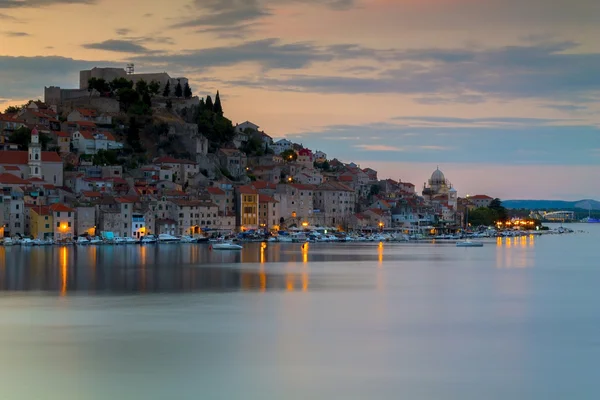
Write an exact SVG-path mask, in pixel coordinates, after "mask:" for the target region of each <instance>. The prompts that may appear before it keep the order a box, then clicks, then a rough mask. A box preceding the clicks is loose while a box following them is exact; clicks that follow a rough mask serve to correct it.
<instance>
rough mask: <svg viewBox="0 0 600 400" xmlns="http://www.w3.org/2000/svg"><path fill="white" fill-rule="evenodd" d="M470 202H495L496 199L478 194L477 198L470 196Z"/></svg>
mask: <svg viewBox="0 0 600 400" xmlns="http://www.w3.org/2000/svg"><path fill="white" fill-rule="evenodd" d="M469 200H494V199H493V198H492V197H490V196H487V195H485V194H476V195H475V196H469Z"/></svg>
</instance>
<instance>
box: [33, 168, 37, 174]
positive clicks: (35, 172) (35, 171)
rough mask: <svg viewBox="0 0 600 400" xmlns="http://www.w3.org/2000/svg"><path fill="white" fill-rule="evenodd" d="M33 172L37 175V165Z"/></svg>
mask: <svg viewBox="0 0 600 400" xmlns="http://www.w3.org/2000/svg"><path fill="white" fill-rule="evenodd" d="M33 173H34V174H36V175H37V173H38V167H35V170H34V172H33Z"/></svg>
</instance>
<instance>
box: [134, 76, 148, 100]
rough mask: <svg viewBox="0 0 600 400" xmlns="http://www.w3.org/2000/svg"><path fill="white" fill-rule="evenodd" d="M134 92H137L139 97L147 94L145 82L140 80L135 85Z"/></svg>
mask: <svg viewBox="0 0 600 400" xmlns="http://www.w3.org/2000/svg"><path fill="white" fill-rule="evenodd" d="M135 91H136V92H138V94H139V95H140V97H141V96H143V95H144V93H148V83H147V82H146V81H145V80H143V79H140V80H139V81H137V82H136V83H135Z"/></svg>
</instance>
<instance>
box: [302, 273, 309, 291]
mask: <svg viewBox="0 0 600 400" xmlns="http://www.w3.org/2000/svg"><path fill="white" fill-rule="evenodd" d="M302 291H303V292H308V272H306V271H304V272H302Z"/></svg>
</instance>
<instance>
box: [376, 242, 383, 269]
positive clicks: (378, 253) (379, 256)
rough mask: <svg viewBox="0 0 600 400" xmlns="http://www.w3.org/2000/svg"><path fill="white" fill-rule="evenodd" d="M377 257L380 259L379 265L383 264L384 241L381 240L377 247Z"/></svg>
mask: <svg viewBox="0 0 600 400" xmlns="http://www.w3.org/2000/svg"><path fill="white" fill-rule="evenodd" d="M377 256H378V257H377V258H378V260H379V266H382V265H383V242H379V246H378V247H377Z"/></svg>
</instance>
